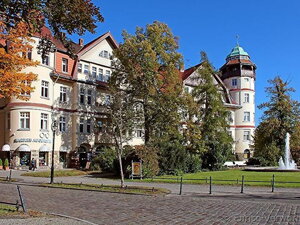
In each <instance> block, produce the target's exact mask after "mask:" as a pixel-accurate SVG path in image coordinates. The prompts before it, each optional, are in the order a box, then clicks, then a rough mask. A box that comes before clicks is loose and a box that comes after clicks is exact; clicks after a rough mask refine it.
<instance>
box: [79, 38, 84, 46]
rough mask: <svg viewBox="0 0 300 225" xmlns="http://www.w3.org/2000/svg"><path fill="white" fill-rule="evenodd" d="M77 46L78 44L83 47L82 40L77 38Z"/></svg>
mask: <svg viewBox="0 0 300 225" xmlns="http://www.w3.org/2000/svg"><path fill="white" fill-rule="evenodd" d="M78 44H79V45H80V46H83V39H82V38H79V40H78Z"/></svg>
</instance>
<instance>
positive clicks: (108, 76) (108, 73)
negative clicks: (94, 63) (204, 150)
mask: <svg viewBox="0 0 300 225" xmlns="http://www.w3.org/2000/svg"><path fill="white" fill-rule="evenodd" d="M109 78H110V71H109V70H106V71H105V80H104V81H105V82H107V81H108V80H109Z"/></svg>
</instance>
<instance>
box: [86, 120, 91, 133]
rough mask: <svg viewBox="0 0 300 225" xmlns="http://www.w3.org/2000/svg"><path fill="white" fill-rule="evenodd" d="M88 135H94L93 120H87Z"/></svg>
mask: <svg viewBox="0 0 300 225" xmlns="http://www.w3.org/2000/svg"><path fill="white" fill-rule="evenodd" d="M86 133H88V134H90V133H92V120H91V119H87V120H86Z"/></svg>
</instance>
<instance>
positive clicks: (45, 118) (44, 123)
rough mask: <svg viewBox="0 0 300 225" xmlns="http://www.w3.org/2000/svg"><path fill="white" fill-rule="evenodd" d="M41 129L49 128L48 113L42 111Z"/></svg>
mask: <svg viewBox="0 0 300 225" xmlns="http://www.w3.org/2000/svg"><path fill="white" fill-rule="evenodd" d="M40 128H41V130H48V114H47V113H41V127H40Z"/></svg>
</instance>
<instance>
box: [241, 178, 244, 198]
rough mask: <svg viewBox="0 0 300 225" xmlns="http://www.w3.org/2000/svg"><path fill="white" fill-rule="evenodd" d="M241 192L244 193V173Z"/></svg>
mask: <svg viewBox="0 0 300 225" xmlns="http://www.w3.org/2000/svg"><path fill="white" fill-rule="evenodd" d="M241 193H242V194H243V193H244V175H243V176H242V186H241Z"/></svg>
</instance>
